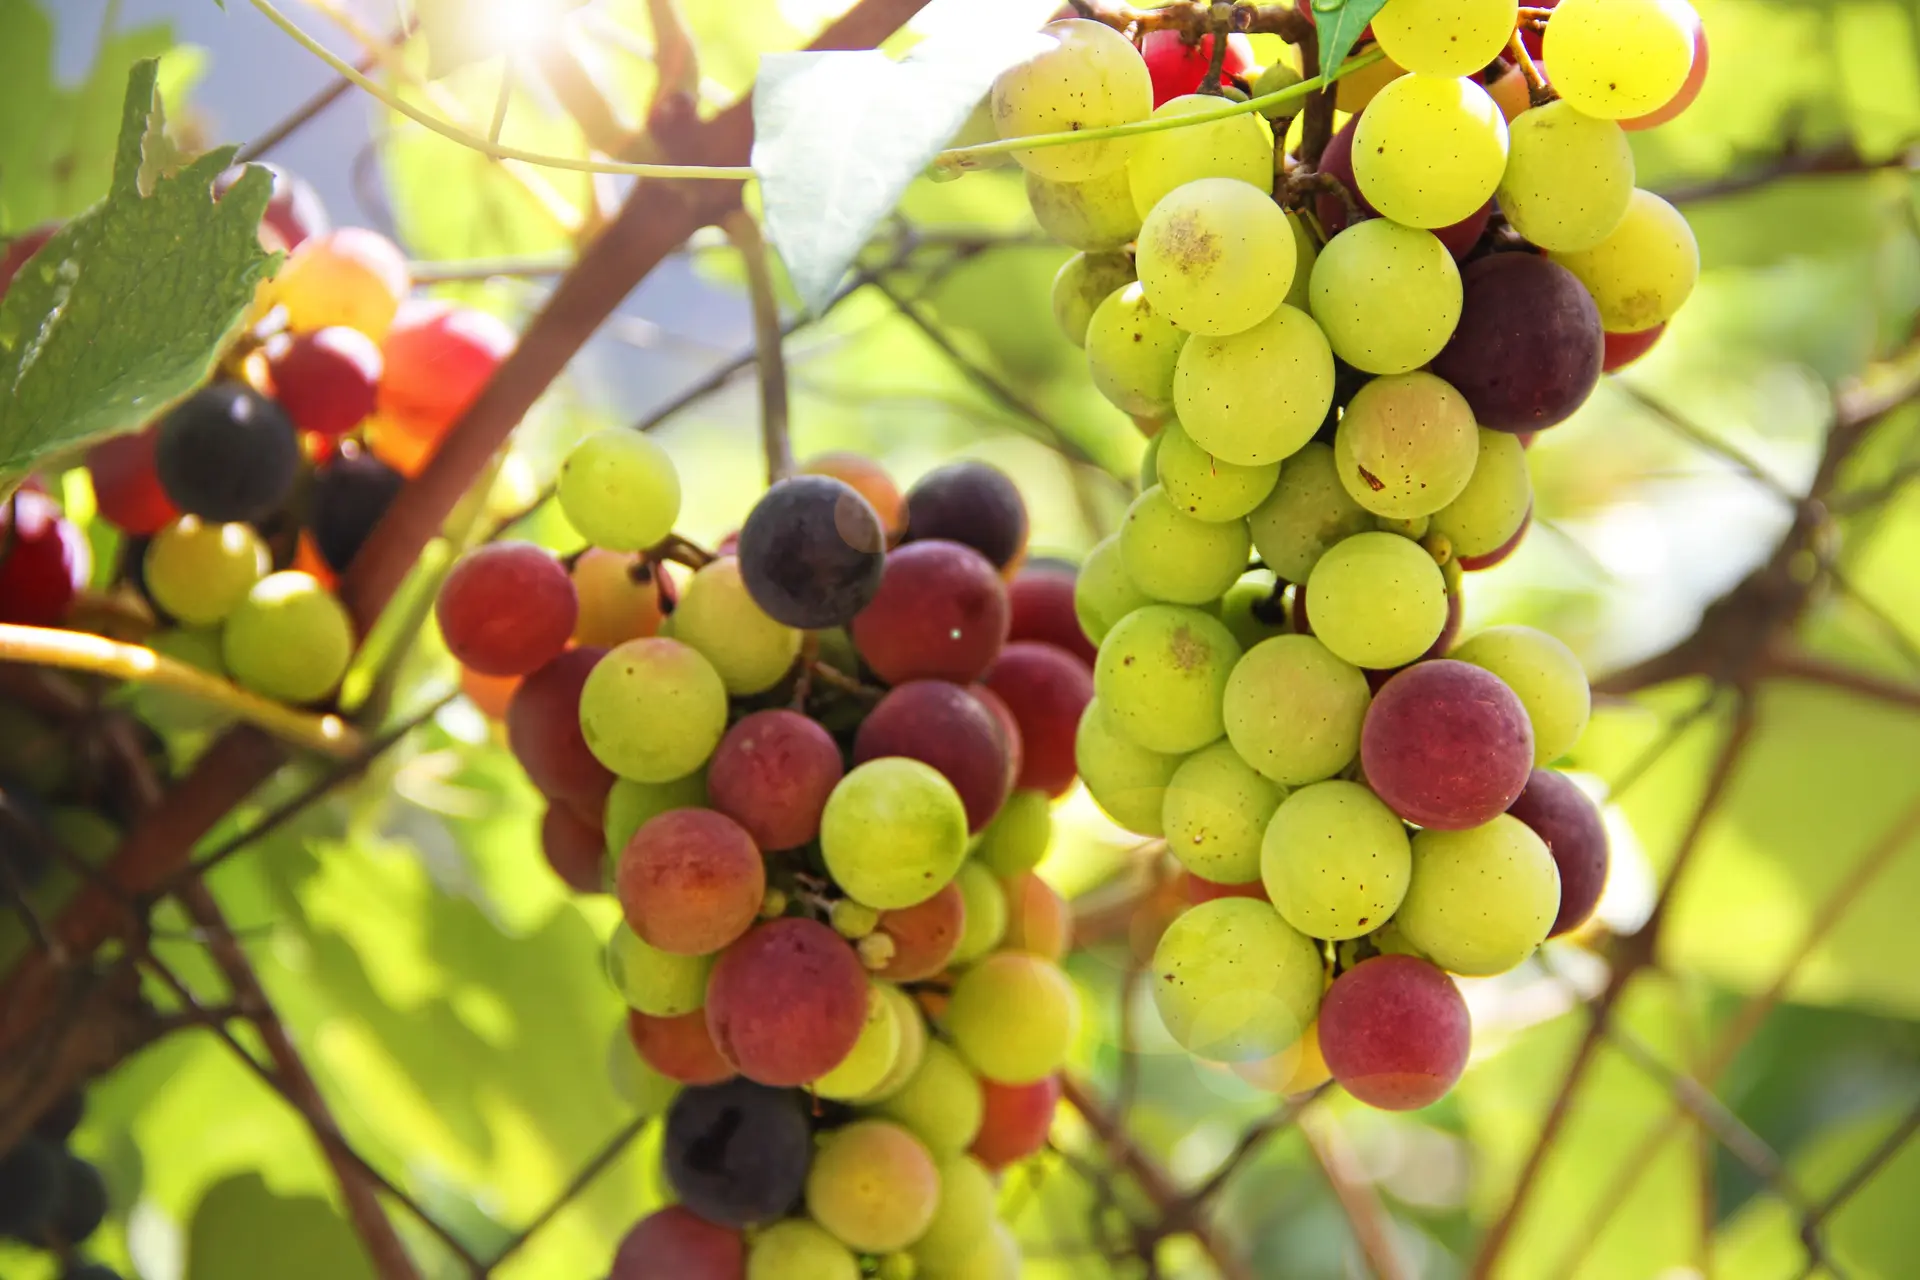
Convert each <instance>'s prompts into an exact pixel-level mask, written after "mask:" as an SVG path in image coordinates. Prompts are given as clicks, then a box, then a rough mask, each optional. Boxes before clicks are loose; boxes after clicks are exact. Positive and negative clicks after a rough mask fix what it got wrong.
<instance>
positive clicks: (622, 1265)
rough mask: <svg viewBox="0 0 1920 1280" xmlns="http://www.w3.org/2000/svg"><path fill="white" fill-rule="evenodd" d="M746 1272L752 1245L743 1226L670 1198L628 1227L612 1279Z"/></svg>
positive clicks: (732, 1279)
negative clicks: (717, 1221)
mask: <svg viewBox="0 0 1920 1280" xmlns="http://www.w3.org/2000/svg"><path fill="white" fill-rule="evenodd" d="M746 1273H747V1245H746V1241H745V1240H743V1239H742V1238H741V1236H740V1232H739V1231H737V1230H735V1229H734V1228H732V1227H716V1226H715V1225H713V1223H711V1222H708V1221H707V1220H706V1219H705V1218H703V1217H701V1216H700V1215H699V1214H697V1213H695V1212H693V1211H692V1210H691V1209H688V1208H687V1207H686V1206H685V1205H678V1204H670V1205H668V1206H667V1207H666V1208H664V1209H656V1210H655V1211H654V1212H652V1213H650V1214H648V1215H647V1216H646V1217H644V1218H642V1219H640V1221H639V1222H638V1223H637V1224H635V1226H634V1228H633V1229H632V1230H631V1231H629V1232H627V1235H626V1238H625V1239H623V1240H622V1241H621V1242H620V1249H619V1251H618V1252H617V1253H615V1254H614V1255H613V1272H612V1274H611V1275H609V1276H608V1277H607V1280H742V1277H744V1276H745V1275H746Z"/></svg>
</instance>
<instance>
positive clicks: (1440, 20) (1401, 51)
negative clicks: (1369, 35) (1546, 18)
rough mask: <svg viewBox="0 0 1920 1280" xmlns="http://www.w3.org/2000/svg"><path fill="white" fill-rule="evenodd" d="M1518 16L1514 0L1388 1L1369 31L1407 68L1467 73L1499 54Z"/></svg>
mask: <svg viewBox="0 0 1920 1280" xmlns="http://www.w3.org/2000/svg"><path fill="white" fill-rule="evenodd" d="M1519 17H1520V5H1519V0H1388V4H1387V6H1386V8H1384V9H1382V10H1380V12H1379V13H1377V14H1375V15H1374V19H1373V34H1374V38H1375V39H1377V40H1378V41H1379V42H1380V47H1381V48H1382V49H1384V50H1386V52H1387V57H1389V58H1391V59H1392V60H1393V61H1395V62H1397V63H1399V64H1400V65H1401V66H1403V67H1405V68H1406V69H1407V70H1409V71H1417V72H1419V73H1420V74H1421V75H1426V76H1467V75H1472V74H1473V73H1474V72H1476V71H1478V70H1480V69H1481V68H1482V67H1484V66H1486V65H1487V64H1488V63H1489V62H1492V61H1493V60H1494V58H1496V57H1497V56H1499V53H1500V51H1501V50H1502V49H1504V48H1506V45H1507V41H1508V39H1509V38H1510V37H1511V36H1512V35H1513V28H1514V24H1515V23H1516V22H1517V21H1518V20H1519Z"/></svg>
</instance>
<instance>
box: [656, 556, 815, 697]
mask: <svg viewBox="0 0 1920 1280" xmlns="http://www.w3.org/2000/svg"><path fill="white" fill-rule="evenodd" d="M673 637H674V639H676V640H678V641H679V642H680V643H681V644H684V645H687V646H688V647H690V648H692V649H694V650H696V651H697V652H698V653H699V654H700V656H702V657H703V658H705V659H706V660H707V661H708V662H710V663H712V664H713V669H714V670H715V671H716V672H718V673H719V676H720V682H721V683H722V684H724V685H725V686H726V687H727V692H728V693H729V694H732V695H733V696H735V697H742V696H745V695H748V694H755V693H765V692H766V691H767V690H768V689H771V688H773V686H775V685H777V684H779V683H780V681H781V680H783V679H785V678H786V675H787V672H789V671H791V670H792V669H793V660H794V659H795V658H796V657H798V656H799V653H800V633H799V632H798V631H796V630H794V629H793V628H792V627H789V626H784V625H782V624H780V623H778V622H775V621H774V620H773V619H772V618H769V617H768V616H767V614H766V611H765V610H763V609H762V608H761V607H760V606H759V605H757V604H755V603H754V601H753V597H752V596H750V595H748V594H747V586H746V583H745V582H743V581H742V580H741V577H740V562H739V561H738V560H736V559H734V558H733V557H732V556H722V557H721V558H720V559H718V560H715V561H713V562H712V563H711V564H707V565H704V566H702V567H701V568H700V569H699V570H698V571H696V572H695V573H694V575H693V577H692V579H691V580H690V581H688V583H687V585H686V586H685V587H684V588H682V589H681V593H680V602H679V604H678V605H677V606H676V607H675V608H674V611H673Z"/></svg>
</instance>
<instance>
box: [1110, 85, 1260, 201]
mask: <svg viewBox="0 0 1920 1280" xmlns="http://www.w3.org/2000/svg"><path fill="white" fill-rule="evenodd" d="M1219 107H1220V99H1218V98H1216V97H1214V96H1213V95H1212V94H1206V93H1189V94H1186V95H1184V96H1182V97H1178V98H1170V99H1168V100H1167V101H1166V102H1163V103H1161V104H1160V105H1159V106H1158V107H1156V108H1154V112H1153V116H1154V119H1156V120H1162V119H1166V118H1167V117H1169V116H1189V115H1192V114H1194V113H1195V112H1198V111H1217V110H1218V109H1219ZM1201 178H1233V179H1236V180H1238V181H1240V182H1244V183H1246V184H1247V185H1249V186H1251V187H1255V188H1257V189H1258V190H1260V191H1262V192H1270V191H1272V190H1273V130H1272V129H1270V128H1269V127H1268V126H1267V122H1266V121H1265V120H1262V119H1261V118H1260V117H1259V116H1257V115H1252V114H1249V115H1240V116H1228V117H1227V118H1226V119H1224V120H1211V121H1208V122H1207V123H1206V124H1196V125H1190V126H1188V127H1187V128H1185V129H1170V130H1168V131H1167V132H1165V133H1150V134H1147V135H1145V136H1144V137H1140V138H1135V139H1134V141H1133V154H1132V155H1130V156H1128V157H1127V179H1128V181H1129V183H1131V185H1132V189H1133V211H1134V212H1135V213H1136V214H1138V215H1139V216H1140V217H1141V218H1143V219H1144V218H1145V217H1146V216H1147V215H1148V214H1149V213H1151V212H1153V207H1154V206H1155V205H1157V204H1159V203H1160V199H1161V197H1162V196H1164V195H1166V194H1167V192H1169V191H1172V190H1173V189H1174V188H1175V187H1184V186H1185V185H1186V184H1187V183H1189V182H1196V181H1198V180H1199V179H1201ZM1139 225H1140V224H1139V223H1135V226H1136V227H1138V226H1139Z"/></svg>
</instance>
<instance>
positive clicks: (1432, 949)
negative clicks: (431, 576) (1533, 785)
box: [1393, 813, 1560, 977]
mask: <svg viewBox="0 0 1920 1280" xmlns="http://www.w3.org/2000/svg"><path fill="white" fill-rule="evenodd" d="M1559 910H1560V872H1559V870H1558V869H1557V868H1556V867H1555V866H1554V862H1553V855H1552V854H1551V853H1549V852H1548V851H1547V846H1546V844H1545V843H1544V842H1543V841H1542V840H1541V839H1540V837H1539V836H1537V835H1535V834H1534V833H1533V832H1532V831H1531V830H1530V829H1528V827H1527V825H1526V824H1525V823H1523V822H1521V821H1520V819H1518V818H1515V817H1511V816H1509V815H1508V814H1504V813H1503V814H1501V815H1500V816H1499V817H1497V818H1495V819H1494V820H1493V821H1492V822H1489V823H1487V824H1486V825H1485V826H1482V827H1470V828H1468V829H1467V830H1465V831H1436V830H1423V831H1419V832H1416V833H1415V834H1414V837H1413V878H1412V880H1411V881H1410V882H1409V883H1408V885H1407V894H1406V897H1405V898H1404V899H1403V900H1402V901H1401V903H1400V910H1399V911H1397V912H1395V913H1394V917H1393V922H1394V923H1395V924H1396V925H1398V926H1399V927H1400V932H1401V934H1402V936H1404V937H1405V938H1406V940H1407V941H1408V942H1410V943H1412V944H1413V945H1414V946H1415V947H1417V948H1419V949H1420V950H1421V951H1423V952H1425V953H1426V954H1427V955H1428V956H1429V957H1430V958H1431V959H1432V960H1433V962H1434V963H1435V964H1437V965H1439V966H1440V967H1441V968H1442V969H1448V970H1451V971H1452V972H1454V973H1459V974H1465V975H1467V976H1468V977H1487V976H1490V975H1492V974H1496V973H1505V972H1506V971H1507V970H1509V969H1511V968H1513V967H1514V966H1515V965H1517V964H1519V963H1520V962H1521V961H1522V960H1525V959H1526V958H1527V956H1528V955H1530V954H1531V953H1532V952H1533V949H1534V948H1535V947H1537V946H1539V945H1540V944H1541V943H1542V942H1544V941H1546V937H1547V930H1548V929H1550V928H1552V927H1553V918H1554V916H1555V915H1556V914H1557V913H1558V912H1559Z"/></svg>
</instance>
